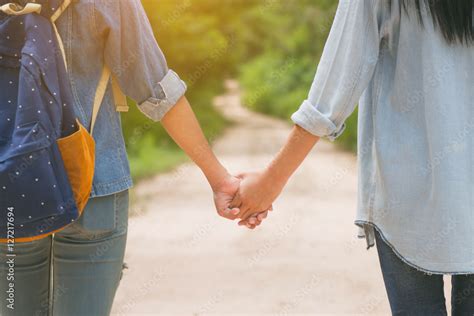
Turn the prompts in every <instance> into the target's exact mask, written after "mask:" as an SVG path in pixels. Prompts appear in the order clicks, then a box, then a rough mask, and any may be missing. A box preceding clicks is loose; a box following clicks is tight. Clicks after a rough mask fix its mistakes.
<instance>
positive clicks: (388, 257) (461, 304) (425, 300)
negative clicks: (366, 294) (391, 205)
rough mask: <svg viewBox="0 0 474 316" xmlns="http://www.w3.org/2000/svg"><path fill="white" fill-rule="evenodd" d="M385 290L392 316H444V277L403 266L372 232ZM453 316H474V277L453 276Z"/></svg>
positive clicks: (473, 275)
mask: <svg viewBox="0 0 474 316" xmlns="http://www.w3.org/2000/svg"><path fill="white" fill-rule="evenodd" d="M375 240H376V245H377V251H378V253H379V260H380V266H381V267H382V274H383V279H384V282H385V288H386V289H387V294H388V299H389V301H390V307H391V309H392V314H393V315H417V316H424V315H427V316H428V315H429V316H437V315H447V311H446V305H445V297H444V291H443V289H444V282H443V276H442V275H439V274H431V275H428V274H426V273H424V272H421V271H419V270H417V269H415V268H413V267H411V266H409V265H408V264H406V263H404V262H403V261H402V260H401V259H400V258H399V257H397V255H396V254H395V253H394V252H393V250H392V248H390V246H389V245H387V244H386V243H385V242H384V241H383V240H382V238H381V237H380V234H379V233H378V232H377V230H375ZM451 283H452V293H451V295H452V300H451V305H452V315H453V316H461V315H462V316H473V315H474V274H471V275H454V276H452V279H451Z"/></svg>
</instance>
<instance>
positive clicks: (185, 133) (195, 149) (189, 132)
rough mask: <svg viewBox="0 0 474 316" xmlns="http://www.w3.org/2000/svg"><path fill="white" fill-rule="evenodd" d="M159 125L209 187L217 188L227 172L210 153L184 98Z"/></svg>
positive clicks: (207, 144) (208, 146)
mask: <svg viewBox="0 0 474 316" xmlns="http://www.w3.org/2000/svg"><path fill="white" fill-rule="evenodd" d="M161 123H162V125H163V127H164V128H165V130H166V131H167V132H168V134H169V135H170V136H171V138H173V140H174V141H175V142H176V143H177V144H178V145H179V146H180V147H181V148H182V149H183V151H184V152H185V153H186V154H187V155H188V156H189V157H190V158H191V159H192V160H193V161H194V162H195V163H196V165H198V166H199V168H201V170H202V171H203V173H204V175H205V176H206V178H207V179H208V181H209V183H210V185H211V187H213V188H215V187H216V186H218V185H219V182H220V181H222V179H223V178H224V177H225V175H227V170H226V169H225V168H224V166H222V164H221V163H220V162H219V160H218V159H217V158H216V156H215V155H214V153H213V152H212V150H211V147H210V145H209V142H208V141H207V139H206V138H205V136H204V133H203V132H202V129H201V126H200V125H199V122H198V121H197V119H196V116H195V114H194V112H193V110H192V108H191V106H190V105H189V102H188V100H187V99H186V97H182V98H181V99H180V100H179V101H178V103H177V104H176V105H175V106H174V107H173V108H172V109H171V110H169V111H168V113H167V114H166V115H165V116H164V117H163V119H162V120H161Z"/></svg>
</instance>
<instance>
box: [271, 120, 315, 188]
mask: <svg viewBox="0 0 474 316" xmlns="http://www.w3.org/2000/svg"><path fill="white" fill-rule="evenodd" d="M319 139H320V138H319V137H317V136H314V135H313V134H311V133H309V132H308V131H306V130H305V129H303V128H301V127H300V126H298V125H295V126H294V127H293V130H292V131H291V134H290V136H289V138H288V140H287V142H286V144H285V146H284V147H283V148H282V149H281V150H280V152H279V153H278V154H277V155H276V157H275V158H274V159H273V160H272V162H271V163H270V164H269V165H268V167H267V168H266V170H265V175H266V177H267V178H268V179H270V181H271V182H272V183H274V184H279V185H281V186H283V185H284V184H285V183H286V182H287V181H288V179H289V178H290V177H291V175H292V174H293V173H294V172H295V171H296V169H298V167H299V166H300V165H301V163H302V162H303V160H304V159H305V158H306V156H307V155H308V154H309V152H310V151H311V149H312V148H313V147H314V145H315V144H316V143H317V142H318V141H319Z"/></svg>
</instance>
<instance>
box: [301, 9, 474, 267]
mask: <svg viewBox="0 0 474 316" xmlns="http://www.w3.org/2000/svg"><path fill="white" fill-rule="evenodd" d="M390 2H392V6H393V7H389V5H390ZM423 3H424V2H422V4H423ZM422 8H423V9H424V11H423V17H424V27H421V26H420V24H419V23H418V20H417V13H416V12H413V13H412V14H410V15H407V14H406V13H405V12H404V11H400V10H399V1H397V0H393V1H389V0H341V1H340V3H339V6H338V9H337V13H336V17H335V20H334V24H333V26H332V28H331V31H330V35H329V38H328V41H327V43H326V46H325V48H324V52H323V55H322V58H321V61H320V64H319V66H318V70H317V73H316V76H315V79H314V82H313V85H312V87H311V90H310V92H309V96H308V98H307V100H305V101H304V102H303V104H302V105H301V107H300V108H299V110H298V111H297V112H296V113H294V114H293V115H292V119H293V121H294V122H295V123H296V124H298V125H300V126H301V127H303V128H304V129H306V130H307V131H308V132H310V133H312V134H314V135H316V136H320V137H327V138H329V139H330V140H335V139H337V138H338V137H339V136H340V135H341V134H342V133H343V132H344V128H345V120H346V119H347V117H348V116H349V115H350V114H351V113H352V112H353V111H354V109H355V106H356V104H357V102H359V114H358V115H359V116H358V123H359V125H358V165H359V170H358V171H359V180H358V181H359V182H358V188H359V190H358V191H359V193H358V205H357V216H356V220H355V224H356V225H358V226H359V227H360V228H361V231H360V233H361V237H364V236H365V237H366V239H367V244H368V246H369V247H370V246H372V245H373V244H374V242H373V239H374V229H378V230H379V231H380V232H381V235H382V237H383V239H384V240H385V241H386V242H387V243H388V244H389V245H390V246H391V247H392V248H393V249H394V250H395V252H396V253H397V255H398V256H399V257H400V258H401V259H402V260H403V261H405V262H406V263H408V264H409V265H411V266H413V267H415V268H417V269H419V270H422V271H425V272H431V273H438V274H442V273H449V274H472V273H474V146H473V145H474V144H473V142H474V137H473V134H472V133H473V131H474V47H473V46H472V45H471V46H469V45H460V44H453V45H449V44H448V43H447V42H446V41H445V40H444V37H443V36H442V34H441V32H439V31H438V30H437V29H436V28H435V27H434V25H433V23H432V19H431V17H430V16H429V15H427V13H426V11H427V10H426V9H427V8H426V7H424V6H423V7H422Z"/></svg>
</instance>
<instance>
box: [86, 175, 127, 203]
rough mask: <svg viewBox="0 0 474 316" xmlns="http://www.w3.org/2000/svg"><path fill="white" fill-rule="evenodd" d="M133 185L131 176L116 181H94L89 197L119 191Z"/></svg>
mask: <svg viewBox="0 0 474 316" xmlns="http://www.w3.org/2000/svg"><path fill="white" fill-rule="evenodd" d="M132 187H133V181H132V178H131V177H125V178H122V179H119V180H116V181H111V182H103V183H98V184H96V183H94V184H93V188H92V192H91V195H90V197H91V198H94V197H100V196H106V195H111V194H115V193H119V192H122V191H125V190H128V189H130V188H132Z"/></svg>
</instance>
